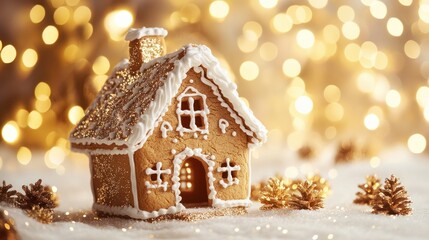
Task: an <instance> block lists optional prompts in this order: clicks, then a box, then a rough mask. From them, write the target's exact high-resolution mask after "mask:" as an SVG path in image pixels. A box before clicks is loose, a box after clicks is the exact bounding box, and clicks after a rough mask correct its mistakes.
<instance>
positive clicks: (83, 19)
mask: <svg viewBox="0 0 429 240" xmlns="http://www.w3.org/2000/svg"><path fill="white" fill-rule="evenodd" d="M90 19H91V10H90V9H89V8H88V7H87V6H79V7H78V8H76V10H74V13H73V20H74V22H75V23H76V24H84V23H87V22H89V20H90Z"/></svg>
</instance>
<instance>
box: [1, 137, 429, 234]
mask: <svg viewBox="0 0 429 240" xmlns="http://www.w3.org/2000/svg"><path fill="white" fill-rule="evenodd" d="M334 153H335V149H334V147H328V148H326V150H325V151H324V152H322V153H321V154H320V155H319V156H318V157H317V158H316V159H313V160H311V161H303V160H299V159H298V157H297V156H296V155H295V154H294V153H293V152H290V151H288V150H286V149H285V148H284V145H282V144H278V145H270V146H267V147H262V148H261V149H260V151H258V152H257V153H255V154H254V161H253V163H252V170H253V171H252V179H253V180H254V182H256V181H259V180H260V179H264V178H266V177H269V176H273V175H274V174H275V173H277V172H279V169H280V170H282V171H284V170H286V169H287V168H289V170H286V173H288V174H291V173H295V172H296V171H294V170H293V169H292V170H291V168H290V167H291V166H295V167H296V169H297V170H298V172H297V173H298V176H304V175H305V174H306V173H308V172H313V171H318V172H319V173H320V174H321V175H322V176H325V177H328V176H330V177H331V178H328V179H329V182H330V183H331V187H332V193H331V194H330V195H329V196H328V198H327V199H326V202H325V205H326V206H325V208H324V209H321V210H317V211H305V210H295V211H292V210H272V211H260V210H259V209H258V208H259V207H260V204H258V203H255V204H254V205H253V206H252V207H250V208H249V209H248V212H249V213H248V214H246V215H242V216H227V217H217V218H212V219H208V220H202V221H198V222H194V223H190V222H183V221H177V220H174V221H164V222H159V223H147V222H143V221H137V220H132V219H121V218H102V219H101V220H100V221H98V222H97V223H96V224H85V223H80V222H56V223H53V224H49V225H45V224H41V223H38V222H36V221H35V220H33V219H31V218H28V217H27V216H25V215H24V214H23V213H22V211H21V210H18V209H13V208H7V207H4V206H2V207H1V206H0V208H3V209H6V210H7V211H8V212H9V215H10V216H11V217H13V218H14V219H15V222H16V228H17V230H18V232H19V234H20V236H21V237H22V239H58V238H59V237H61V239H64V240H65V239H142V238H144V239H146V238H166V239H172V238H182V239H183V238H186V239H201V238H204V239H215V238H216V239H219V238H228V239H260V238H264V239H266V238H271V239H278V238H287V239H429V228H428V224H429V207H428V203H429V187H428V186H427V184H428V182H429V159H428V157H427V156H425V155H414V154H411V153H409V152H408V151H407V150H406V149H405V148H402V147H396V148H392V149H390V150H388V151H385V152H384V153H382V154H381V155H379V157H380V159H381V163H380V166H378V167H377V168H373V167H371V166H370V164H369V161H368V160H363V161H357V162H354V163H351V164H341V165H334V164H333V161H332V159H333V155H334ZM15 154H16V153H15V152H14V151H13V150H11V149H8V148H6V147H0V156H1V158H2V159H3V167H2V168H1V169H0V179H5V180H6V181H7V182H9V183H12V184H13V185H14V186H15V188H16V189H18V190H19V187H18V186H20V185H22V184H28V183H30V182H34V181H36V180H37V179H38V178H42V179H43V181H44V183H45V184H50V185H55V186H56V187H57V188H58V195H59V197H60V201H61V205H60V207H59V208H58V210H60V211H70V212H77V211H78V210H89V209H90V208H91V204H92V195H91V190H90V186H89V170H88V168H87V167H86V166H87V162H86V163H85V161H71V160H66V161H65V163H64V166H65V173H64V175H58V174H57V173H56V171H55V170H52V169H48V168H46V167H44V165H43V155H42V154H41V153H33V159H32V161H31V162H30V164H29V165H27V166H22V165H19V164H18V163H17V161H16V157H15ZM82 156H83V155H82ZM373 173H376V174H377V175H378V176H380V177H382V178H383V179H384V178H386V177H388V176H390V174H392V173H393V174H395V175H396V176H397V177H399V178H400V179H401V182H402V183H403V184H404V186H405V187H406V189H407V190H408V193H409V196H410V198H411V200H412V201H413V203H412V205H411V206H412V208H413V214H412V215H410V216H397V217H392V216H385V215H374V214H371V209H370V208H369V207H366V206H358V205H354V204H353V203H352V201H353V199H354V196H355V195H354V194H355V193H356V191H358V188H357V185H358V184H359V183H361V182H363V181H364V179H365V176H366V175H369V174H373ZM335 175H336V176H335Z"/></svg>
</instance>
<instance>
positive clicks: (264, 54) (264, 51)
mask: <svg viewBox="0 0 429 240" xmlns="http://www.w3.org/2000/svg"><path fill="white" fill-rule="evenodd" d="M277 54H278V48H277V45H275V44H274V43H272V42H265V43H263V44H262V45H261V47H260V48H259V55H260V56H261V58H262V59H263V60H265V61H272V60H274V59H275V58H276V57H277Z"/></svg>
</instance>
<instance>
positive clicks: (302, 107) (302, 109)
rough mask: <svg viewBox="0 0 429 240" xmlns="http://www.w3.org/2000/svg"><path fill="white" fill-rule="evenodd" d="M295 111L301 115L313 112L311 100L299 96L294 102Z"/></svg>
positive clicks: (307, 97)
mask: <svg viewBox="0 0 429 240" xmlns="http://www.w3.org/2000/svg"><path fill="white" fill-rule="evenodd" d="M295 109H296V111H297V112H299V113H302V114H309V113H310V112H311V110H313V100H311V98H310V97H309V96H300V97H298V98H297V99H296V101H295Z"/></svg>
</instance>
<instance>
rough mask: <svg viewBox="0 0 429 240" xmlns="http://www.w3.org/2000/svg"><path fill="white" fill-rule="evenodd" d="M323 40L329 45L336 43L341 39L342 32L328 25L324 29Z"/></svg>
mask: <svg viewBox="0 0 429 240" xmlns="http://www.w3.org/2000/svg"><path fill="white" fill-rule="evenodd" d="M323 38H324V39H325V41H326V42H328V43H336V42H337V41H338V39H339V38H340V30H339V29H338V28H337V27H336V26H335V25H332V24H330V25H326V26H325V27H324V28H323Z"/></svg>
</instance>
